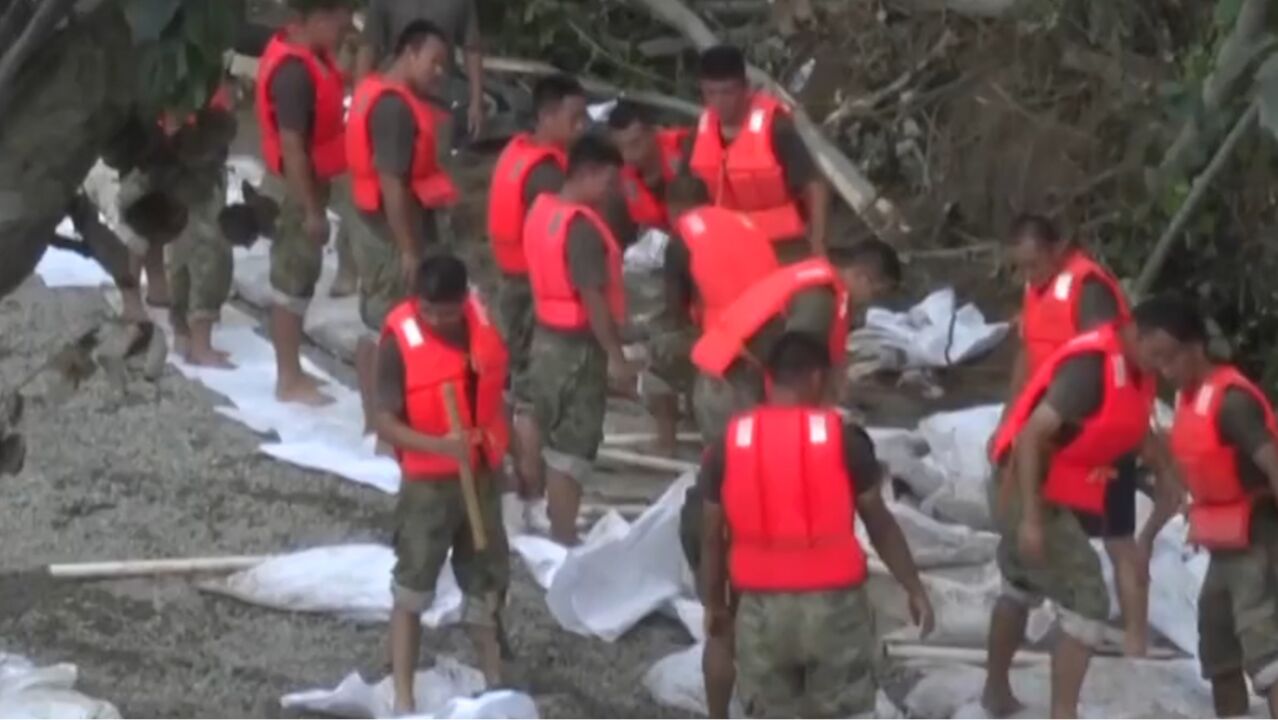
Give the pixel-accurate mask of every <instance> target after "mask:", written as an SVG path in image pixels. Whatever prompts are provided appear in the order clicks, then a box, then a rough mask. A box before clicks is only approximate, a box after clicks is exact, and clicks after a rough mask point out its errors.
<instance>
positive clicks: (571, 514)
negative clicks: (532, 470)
mask: <svg viewBox="0 0 1278 720" xmlns="http://www.w3.org/2000/svg"><path fill="white" fill-rule="evenodd" d="M546 500H547V506H546V512H547V514H549V515H550V539H551V540H554V541H555V542H557V543H559V544H560V545H566V546H568V547H572V546H574V545H576V544H577V543H578V539H577V512H578V511H579V510H580V509H581V485H580V484H578V482H577V481H576V480H574V479H573V478H572V477H570V476H569V475H568V474H567V473H563V472H560V471H558V470H556V469H554V468H551V467H547V468H546Z"/></svg>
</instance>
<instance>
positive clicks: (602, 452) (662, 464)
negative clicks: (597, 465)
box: [597, 448, 700, 473]
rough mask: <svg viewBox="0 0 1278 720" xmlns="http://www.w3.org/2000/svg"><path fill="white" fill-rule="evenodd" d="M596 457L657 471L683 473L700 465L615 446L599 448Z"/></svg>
mask: <svg viewBox="0 0 1278 720" xmlns="http://www.w3.org/2000/svg"><path fill="white" fill-rule="evenodd" d="M597 457H598V458H599V459H600V460H605V461H607V462H612V463H619V464H621V465H632V466H634V467H638V468H643V469H645V470H656V471H657V472H676V473H685V472H692V471H694V470H696V469H697V468H698V467H700V466H699V465H697V463H692V462H687V461H685V460H672V459H670V458H664V457H655V456H653V455H644V454H643V453H637V452H630V451H628V450H618V449H616V448H600V449H599V453H598V455H597Z"/></svg>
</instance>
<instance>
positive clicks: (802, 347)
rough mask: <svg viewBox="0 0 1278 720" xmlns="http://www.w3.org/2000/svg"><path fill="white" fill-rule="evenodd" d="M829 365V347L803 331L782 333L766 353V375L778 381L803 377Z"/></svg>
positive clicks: (790, 381) (797, 379)
mask: <svg viewBox="0 0 1278 720" xmlns="http://www.w3.org/2000/svg"><path fill="white" fill-rule="evenodd" d="M830 367H831V363H830V348H829V347H827V346H826V344H825V343H824V342H822V341H821V340H818V339H816V338H815V337H813V336H812V335H811V334H810V333H806V332H798V331H790V332H787V333H785V334H784V335H782V336H781V337H780V339H778V340H777V344H776V345H774V346H772V352H770V353H769V354H768V376H769V377H771V378H772V381H773V382H775V383H780V384H782V385H789V384H792V383H796V382H799V381H801V380H805V379H807V378H808V377H809V376H811V374H812V373H814V372H829V370H830Z"/></svg>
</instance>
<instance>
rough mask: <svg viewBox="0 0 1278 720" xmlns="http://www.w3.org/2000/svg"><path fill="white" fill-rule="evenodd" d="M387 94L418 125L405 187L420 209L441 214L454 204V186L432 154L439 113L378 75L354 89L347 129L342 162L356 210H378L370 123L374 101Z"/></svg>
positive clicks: (379, 188)
mask: <svg viewBox="0 0 1278 720" xmlns="http://www.w3.org/2000/svg"><path fill="white" fill-rule="evenodd" d="M385 93H394V94H396V95H398V96H399V97H400V98H402V99H403V101H404V102H405V103H406V104H407V105H408V108H409V110H411V111H412V113H413V119H414V121H415V122H416V124H417V142H416V143H415V144H414V145H413V166H412V168H411V170H410V172H409V186H410V187H411V188H412V190H413V195H414V196H416V198H417V201H418V202H419V203H421V205H422V207H426V208H439V207H448V206H450V205H454V204H456V202H457V197H458V194H457V186H456V185H454V184H453V179H452V178H450V177H449V176H448V173H446V172H444V169H443V168H441V167H440V166H439V160H438V156H437V155H436V151H435V127H436V123H438V122H439V117H438V115H439V111H437V110H436V109H435V108H434V107H432V106H431V104H430V103H428V102H426V101H425V100H422V99H420V98H418V97H417V93H414V92H413V91H412V90H411V89H410V88H408V87H407V86H406V85H403V84H400V83H393V82H389V81H387V80H386V79H385V78H383V77H382V76H380V75H369V76H368V77H366V78H364V80H363V81H361V82H360V84H359V87H357V88H356V89H355V99H354V100H353V101H352V102H351V116H350V124H349V126H348V127H347V128H346V158H347V161H348V162H349V163H350V169H351V194H352V195H353V196H354V200H355V207H357V208H359V209H360V210H364V211H365V212H377V211H379V210H381V209H382V182H381V178H380V176H379V173H378V171H377V168H376V167H375V166H374V163H373V139H372V135H371V129H370V128H369V120H370V118H371V116H372V114H373V108H374V107H375V106H376V105H377V100H378V99H379V98H381V97H382V95H383V94H385Z"/></svg>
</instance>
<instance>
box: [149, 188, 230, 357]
mask: <svg viewBox="0 0 1278 720" xmlns="http://www.w3.org/2000/svg"><path fill="white" fill-rule="evenodd" d="M225 204H226V189H225V188H223V187H220V186H219V187H216V188H214V189H213V191H212V194H211V195H210V196H209V197H208V199H207V200H206V201H205V202H203V203H199V204H196V205H193V206H192V207H191V208H190V209H189V212H188V214H187V221H186V228H185V229H184V230H183V231H182V234H181V235H179V236H178V237H177V239H176V240H174V241H173V242H172V243H169V245H168V246H166V247H165V249H164V252H165V266H166V270H167V273H168V276H169V287H170V288H171V289H172V293H173V307H172V309H171V311H170V318H171V321H172V323H173V328H174V330H175V331H178V332H179V333H180V332H182V331H183V330H185V329H186V328H187V320H188V319H190V320H213V321H216V320H217V319H218V318H219V317H220V315H221V312H222V305H224V304H225V303H226V300H227V298H229V297H230V295H231V278H232V272H233V270H234V267H235V257H234V254H233V253H232V251H231V245H230V243H228V242H227V241H226V239H225V238H223V237H222V231H221V228H220V227H219V226H218V222H217V216H218V213H220V212H222V208H223V206H224V205H225Z"/></svg>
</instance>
